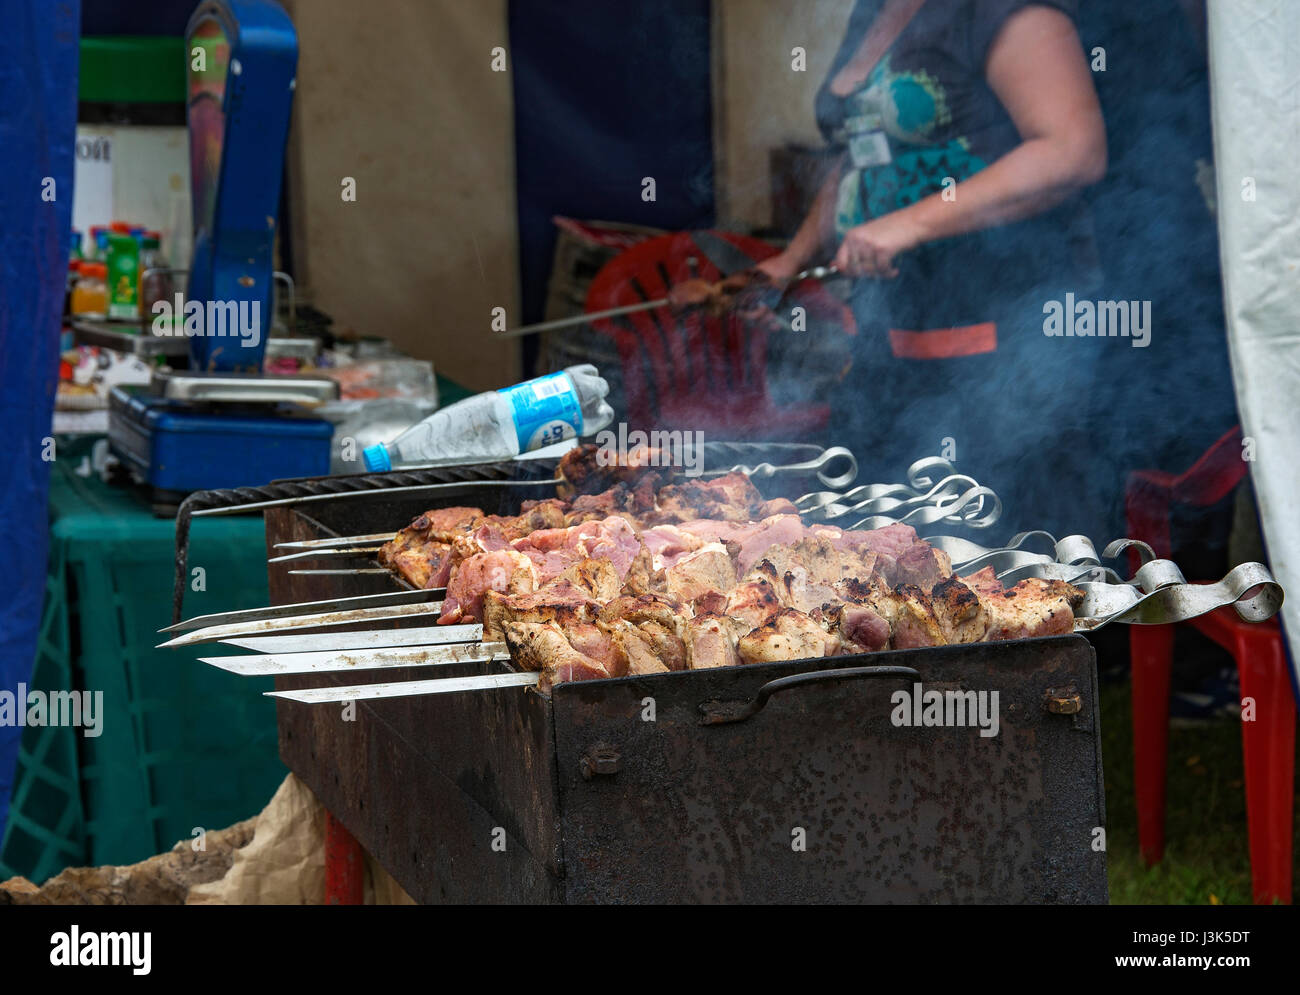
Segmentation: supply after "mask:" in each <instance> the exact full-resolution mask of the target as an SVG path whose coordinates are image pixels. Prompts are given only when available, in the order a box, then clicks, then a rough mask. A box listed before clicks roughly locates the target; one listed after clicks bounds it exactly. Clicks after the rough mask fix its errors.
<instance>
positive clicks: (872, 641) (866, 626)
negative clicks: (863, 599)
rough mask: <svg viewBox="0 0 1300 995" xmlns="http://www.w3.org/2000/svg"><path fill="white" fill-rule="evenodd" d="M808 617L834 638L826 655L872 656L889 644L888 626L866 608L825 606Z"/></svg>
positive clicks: (874, 612) (837, 605)
mask: <svg viewBox="0 0 1300 995" xmlns="http://www.w3.org/2000/svg"><path fill="white" fill-rule="evenodd" d="M809 617H810V618H817V619H818V620H819V621H820V622H821V623H822V625H823V626H824V627H825V628H826V631H827V632H829V633H830V634H831V635H832V636H834V637H835V642H834V645H833V647H832V649H831V650H830V651H828V655H829V656H840V655H845V654H853V653H875V652H876V651H878V650H883V649H884V648H885V647H887V646H888V645H889V636H890V630H889V623H888V622H887V621H885V619H884V618H883V617H881V616H880V615H879V614H878V613H877V612H876V611H875V609H873V608H869V607H867V606H866V605H853V604H833V605H827V606H826V607H824V608H817V609H814V610H813V611H812V612H810V613H809Z"/></svg>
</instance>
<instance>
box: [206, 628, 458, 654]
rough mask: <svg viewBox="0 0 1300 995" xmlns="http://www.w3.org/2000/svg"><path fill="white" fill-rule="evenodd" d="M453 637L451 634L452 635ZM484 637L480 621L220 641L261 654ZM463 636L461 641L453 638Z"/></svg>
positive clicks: (429, 644) (363, 647)
mask: <svg viewBox="0 0 1300 995" xmlns="http://www.w3.org/2000/svg"><path fill="white" fill-rule="evenodd" d="M449 634H450V635H449ZM482 635H483V629H482V626H480V625H479V624H478V623H477V622H471V623H466V624H465V625H429V626H419V627H414V628H410V629H362V630H359V631H353V632H284V633H280V634H279V635H274V636H236V637H234V638H233V639H221V640H218V642H219V644H220V645H222V646H239V647H242V648H243V649H249V650H257V651H258V652H259V653H305V652H314V651H317V650H348V649H382V648H383V647H385V646H434V645H440V644H441V645H445V644H447V643H454V644H456V645H465V644H469V643H472V642H474V641H475V640H477V639H479V638H481V637H482ZM456 636H460V637H462V638H460V639H457V638H454V637H456Z"/></svg>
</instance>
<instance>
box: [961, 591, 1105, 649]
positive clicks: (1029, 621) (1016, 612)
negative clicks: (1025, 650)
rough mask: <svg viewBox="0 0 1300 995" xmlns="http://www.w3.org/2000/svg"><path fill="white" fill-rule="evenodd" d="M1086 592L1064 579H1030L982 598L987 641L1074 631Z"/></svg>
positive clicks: (1053, 634) (1056, 634)
mask: <svg viewBox="0 0 1300 995" xmlns="http://www.w3.org/2000/svg"><path fill="white" fill-rule="evenodd" d="M1082 600H1083V592H1082V591H1080V590H1079V589H1078V588H1077V587H1075V586H1074V585H1073V584H1067V583H1066V582H1065V581H1063V580H1041V579H1039V578H1037V577H1028V578H1026V579H1025V580H1022V581H1020V583H1018V584H1016V586H1015V587H1013V588H1011V590H1009V591H1003V592H1002V593H1001V594H1000V595H999V594H993V595H991V596H986V597H984V598H983V599H982V603H983V605H984V608H985V611H986V612H987V613H988V618H989V626H988V632H987V634H986V635H985V637H984V638H985V639H987V640H988V641H989V642H994V641H996V640H999V639H1028V638H1030V637H1033V636H1059V635H1063V634H1064V633H1067V632H1073V631H1074V609H1075V608H1077V607H1078V605H1079V602H1080V601H1082Z"/></svg>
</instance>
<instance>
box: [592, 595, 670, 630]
mask: <svg viewBox="0 0 1300 995" xmlns="http://www.w3.org/2000/svg"><path fill="white" fill-rule="evenodd" d="M681 612H682V605H681V603H680V602H678V601H674V600H673V599H672V598H667V597H664V596H662V595H658V594H642V595H639V596H637V597H631V596H629V595H624V596H622V597H618V598H615V599H613V600H612V601H610V602H609V603H608V604H606V605H605V606H604V607H603V608H601V610H600V619H601V621H602V622H613V621H615V620H616V619H625V620H626V621H628V622H631V623H632V624H633V625H640V624H641V623H642V622H658V623H659V624H660V625H664V626H667V627H669V628H672V627H673V625H674V624H676V620H677V618H678V616H679V615H680V614H681Z"/></svg>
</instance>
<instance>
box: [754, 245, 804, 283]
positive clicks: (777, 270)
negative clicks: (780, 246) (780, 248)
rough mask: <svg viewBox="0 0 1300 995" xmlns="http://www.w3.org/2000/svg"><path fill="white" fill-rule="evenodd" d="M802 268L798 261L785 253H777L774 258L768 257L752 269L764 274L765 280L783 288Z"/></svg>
mask: <svg viewBox="0 0 1300 995" xmlns="http://www.w3.org/2000/svg"><path fill="white" fill-rule="evenodd" d="M802 268H803V267H802V266H800V265H799V260H798V259H795V258H794V257H793V256H791V255H789V254H788V253H785V252H778V253H777V254H776V255H775V256H768V257H767V258H766V259H764V260H763V261H762V262H761V263H758V264H757V265H756V266H755V267H754V269H756V270H758V271H759V272H760V273H764V274H766V275H767V278H768V279H769V280H771V281H772V282H773V283H775V284H777V285H778V286H784V285H785V284H786V283H788V282H790V280H791V279H792V278H793V277H794V275H795V274H796V273H798V272H799V271H800V270H801V269H802Z"/></svg>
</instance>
